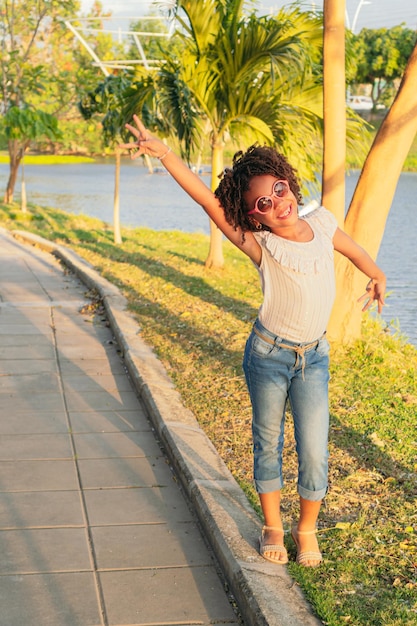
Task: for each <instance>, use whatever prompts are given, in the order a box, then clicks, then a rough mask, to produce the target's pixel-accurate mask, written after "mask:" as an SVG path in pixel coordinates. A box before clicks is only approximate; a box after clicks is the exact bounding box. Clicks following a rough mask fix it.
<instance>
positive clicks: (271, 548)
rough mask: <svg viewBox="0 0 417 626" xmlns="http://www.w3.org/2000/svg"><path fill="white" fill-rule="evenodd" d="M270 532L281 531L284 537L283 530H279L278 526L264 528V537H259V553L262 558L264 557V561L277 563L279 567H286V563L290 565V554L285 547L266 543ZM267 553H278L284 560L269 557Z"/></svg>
mask: <svg viewBox="0 0 417 626" xmlns="http://www.w3.org/2000/svg"><path fill="white" fill-rule="evenodd" d="M268 530H272V531H274V530H275V531H279V532H281V533H282V535H283V536H284V529H283V528H278V527H276V526H263V528H262V535H261V536H260V537H259V553H260V555H261V556H263V558H264V559H266V560H267V561H271V563H276V564H277V565H285V564H286V563H288V554H287V550H286V548H285V546H284V545H279V544H271V543H265V533H266V531H268ZM265 552H278V553H279V554H280V555H282V558H276V557H272V556H267V555H266V554H265Z"/></svg>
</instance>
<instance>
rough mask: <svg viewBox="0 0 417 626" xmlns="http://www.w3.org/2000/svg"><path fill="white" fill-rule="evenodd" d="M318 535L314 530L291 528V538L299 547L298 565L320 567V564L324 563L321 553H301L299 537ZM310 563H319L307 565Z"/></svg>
mask: <svg viewBox="0 0 417 626" xmlns="http://www.w3.org/2000/svg"><path fill="white" fill-rule="evenodd" d="M316 533H317V529H314V530H298V529H297V528H295V527H293V528H291V537H292V538H293V540H294V543H295V545H296V546H297V557H296V559H295V562H296V563H298V565H303V566H304V567H318V566H319V565H320V563H321V562H322V561H323V555H322V553H321V552H316V551H304V552H300V544H299V541H298V535H315V534H316ZM308 561H317V563H316V564H315V565H307V562H308Z"/></svg>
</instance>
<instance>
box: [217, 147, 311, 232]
mask: <svg viewBox="0 0 417 626" xmlns="http://www.w3.org/2000/svg"><path fill="white" fill-rule="evenodd" d="M268 174H269V175H271V176H276V177H277V178H278V179H280V180H286V181H288V184H289V186H290V189H291V191H292V192H293V194H294V196H295V197H296V198H297V202H298V203H299V204H302V203H303V200H302V196H301V191H300V185H299V183H298V180H297V176H296V170H295V169H294V168H293V167H292V166H291V165H290V164H289V163H288V161H287V159H286V158H285V157H284V156H283V155H282V154H280V153H279V152H277V151H276V150H275V149H274V148H271V147H269V146H258V145H256V144H255V145H253V146H251V147H250V148H248V150H247V151H246V152H242V151H240V152H237V153H236V154H235V155H234V157H233V166H232V168H226V169H225V170H224V172H223V174H222V175H221V176H220V178H221V180H220V183H219V186H218V187H217V189H216V190H215V192H214V193H215V196H216V198H218V199H219V201H220V204H221V205H222V207H223V210H224V215H225V218H226V220H227V221H228V223H229V224H231V225H232V226H234V227H235V228H238V227H240V228H241V229H242V231H243V232H244V233H245V232H246V231H254V230H258V229H259V225H257V223H256V222H255V221H254V220H253V218H252V217H251V216H250V215H248V210H249V207H248V206H247V204H246V202H245V200H244V198H243V194H244V193H245V192H246V191H248V189H249V185H250V181H251V179H252V178H253V177H254V176H264V175H268ZM262 229H263V230H270V229H269V228H268V226H264V225H262Z"/></svg>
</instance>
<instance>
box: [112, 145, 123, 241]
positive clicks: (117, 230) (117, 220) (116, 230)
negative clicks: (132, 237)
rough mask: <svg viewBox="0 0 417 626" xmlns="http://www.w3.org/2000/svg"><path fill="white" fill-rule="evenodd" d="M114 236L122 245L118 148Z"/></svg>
mask: <svg viewBox="0 0 417 626" xmlns="http://www.w3.org/2000/svg"><path fill="white" fill-rule="evenodd" d="M113 236H114V243H116V244H120V243H122V235H121V232H120V150H119V149H118V148H116V167H115V177H114V203H113Z"/></svg>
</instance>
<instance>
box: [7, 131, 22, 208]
mask: <svg viewBox="0 0 417 626" xmlns="http://www.w3.org/2000/svg"><path fill="white" fill-rule="evenodd" d="M8 149H9V179H8V181H7V186H6V191H5V194H4V198H3V202H5V203H6V204H11V203H12V202H13V195H14V189H15V187H16V182H17V175H18V172H19V165H20V161H21V160H22V156H23V151H22V150H21V149H20V146H19V142H18V140H17V139H9V141H8Z"/></svg>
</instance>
